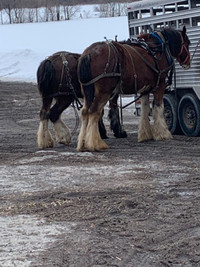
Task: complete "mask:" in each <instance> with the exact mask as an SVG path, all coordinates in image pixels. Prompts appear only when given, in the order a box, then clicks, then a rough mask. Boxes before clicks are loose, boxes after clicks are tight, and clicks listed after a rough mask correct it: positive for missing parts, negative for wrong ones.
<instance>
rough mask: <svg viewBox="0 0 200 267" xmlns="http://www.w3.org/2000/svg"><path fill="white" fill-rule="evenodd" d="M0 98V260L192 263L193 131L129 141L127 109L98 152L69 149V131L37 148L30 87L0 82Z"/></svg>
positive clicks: (195, 238) (48, 265)
mask: <svg viewBox="0 0 200 267" xmlns="http://www.w3.org/2000/svg"><path fill="white" fill-rule="evenodd" d="M0 103H1V105H0V152H1V153H0V236H1V238H0V266H1V267H2V266H3V267H10V266H17V267H23V266H31V267H39V266H44V267H52V266H56V267H65V266H69V267H100V266H109V267H110V266H117V267H152V266H153V267H158V266H159V267H172V266H173V267H180V266H184V267H185V266H188V267H190V266H200V138H199V137H196V138H189V137H186V136H174V139H173V140H169V141H165V142H161V141H160V142H155V141H150V142H146V143H138V142H137V127H138V120H139V119H138V117H136V116H134V114H133V107H130V108H128V109H126V110H125V111H124V127H125V129H126V130H127V133H128V138H126V139H115V138H114V136H113V135H112V133H111V131H110V130H109V122H108V121H107V119H106V118H105V124H106V127H107V130H108V135H109V139H108V140H106V142H107V143H108V144H109V146H110V149H109V150H107V151H105V152H96V153H90V152H85V153H81V152H77V151H76V140H77V135H78V131H76V133H75V134H74V135H73V138H72V143H71V144H70V145H68V146H64V145H60V144H57V143H55V147H54V148H52V149H46V150H39V149H38V148H37V143H36V133H37V129H38V126H39V110H40V105H41V100H40V97H39V94H38V91H37V87H36V85H34V84H28V83H3V82H0ZM63 119H64V122H65V123H66V125H68V127H69V128H70V129H71V131H73V129H74V128H75V125H76V120H75V113H74V110H73V109H72V108H69V109H68V110H67V111H66V112H64V114H63ZM79 126H80V124H79ZM51 130H52V126H51ZM52 133H53V131H52Z"/></svg>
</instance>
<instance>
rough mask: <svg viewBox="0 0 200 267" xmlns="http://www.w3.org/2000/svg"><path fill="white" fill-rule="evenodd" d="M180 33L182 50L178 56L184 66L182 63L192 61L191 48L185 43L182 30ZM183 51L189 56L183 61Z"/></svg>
mask: <svg viewBox="0 0 200 267" xmlns="http://www.w3.org/2000/svg"><path fill="white" fill-rule="evenodd" d="M180 35H181V50H180V52H179V54H178V56H177V60H178V62H179V63H180V65H181V66H182V65H186V64H187V63H188V62H189V61H190V52H189V50H188V48H187V46H186V44H185V41H184V39H183V36H182V34H181V32H180ZM183 52H186V54H187V56H186V58H185V60H184V61H183V62H182V61H181V55H182V53H183Z"/></svg>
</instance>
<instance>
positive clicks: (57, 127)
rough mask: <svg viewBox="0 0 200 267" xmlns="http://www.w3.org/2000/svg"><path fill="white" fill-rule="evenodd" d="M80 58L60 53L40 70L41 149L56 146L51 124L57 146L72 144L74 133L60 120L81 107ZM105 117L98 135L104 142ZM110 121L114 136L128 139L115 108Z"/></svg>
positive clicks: (112, 107)
mask: <svg viewBox="0 0 200 267" xmlns="http://www.w3.org/2000/svg"><path fill="white" fill-rule="evenodd" d="M79 57H80V54H76V53H69V52H66V51H60V52H57V53H55V54H53V55H51V56H49V57H48V58H47V59H45V60H43V61H42V62H41V63H40V65H39V67H38V70H37V83H38V89H39V92H40V95H41V97H42V107H41V111H40V125H39V129H38V134H37V143H38V146H39V148H48V147H53V146H54V141H53V138H52V135H51V133H50V131H49V129H48V122H49V120H50V121H51V122H52V123H53V127H54V132H55V136H56V140H57V142H58V143H61V144H68V143H70V141H71V133H70V131H69V129H68V127H67V126H66V125H65V124H64V122H63V121H62V120H61V114H62V112H63V111H64V110H65V109H66V108H67V107H68V106H69V105H70V104H72V103H73V102H75V103H74V105H76V106H77V107H80V106H81V103H80V102H79V100H78V98H82V97H83V96H82V94H81V88H80V83H79V81H78V77H77V66H78V59H79ZM53 99H55V104H54V105H53V106H52V107H51V105H52V102H53ZM113 102H114V100H113ZM102 117H103V113H102V116H101V117H100V119H99V131H100V135H101V138H103V139H105V138H107V134H106V129H105V126H104V123H103V119H102ZM110 117H111V122H112V123H111V129H112V130H113V132H114V135H115V136H116V137H118V138H120V137H126V132H125V131H123V129H122V126H121V124H120V122H119V114H118V109H117V108H116V105H112V106H111V110H110ZM112 118H113V119H112ZM116 122H117V123H116Z"/></svg>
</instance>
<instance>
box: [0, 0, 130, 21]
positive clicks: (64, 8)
mask: <svg viewBox="0 0 200 267" xmlns="http://www.w3.org/2000/svg"><path fill="white" fill-rule="evenodd" d="M127 2H128V1H126V2H125V1H123V0H122V1H120V0H119V2H112V1H110V0H106V3H105V1H103V0H99V1H98V0H81V1H80V0H68V1H66V0H34V1H33V0H1V1H0V24H8V23H9V24H13V23H28V22H29V23H31V22H45V21H60V20H70V19H73V17H75V16H78V15H80V17H84V18H87V17H89V16H90V14H87V13H84V14H81V13H80V10H81V6H80V5H86V4H87V5H89V4H93V5H95V6H94V11H95V12H96V13H98V14H99V17H114V16H122V15H126V12H127V11H126V7H127Z"/></svg>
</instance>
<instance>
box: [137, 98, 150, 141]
mask: <svg viewBox="0 0 200 267" xmlns="http://www.w3.org/2000/svg"><path fill="white" fill-rule="evenodd" d="M149 113H150V105H149V95H144V96H142V97H141V120H140V125H139V130H138V142H143V141H147V140H151V139H153V134H152V129H151V125H150V121H149Z"/></svg>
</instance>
